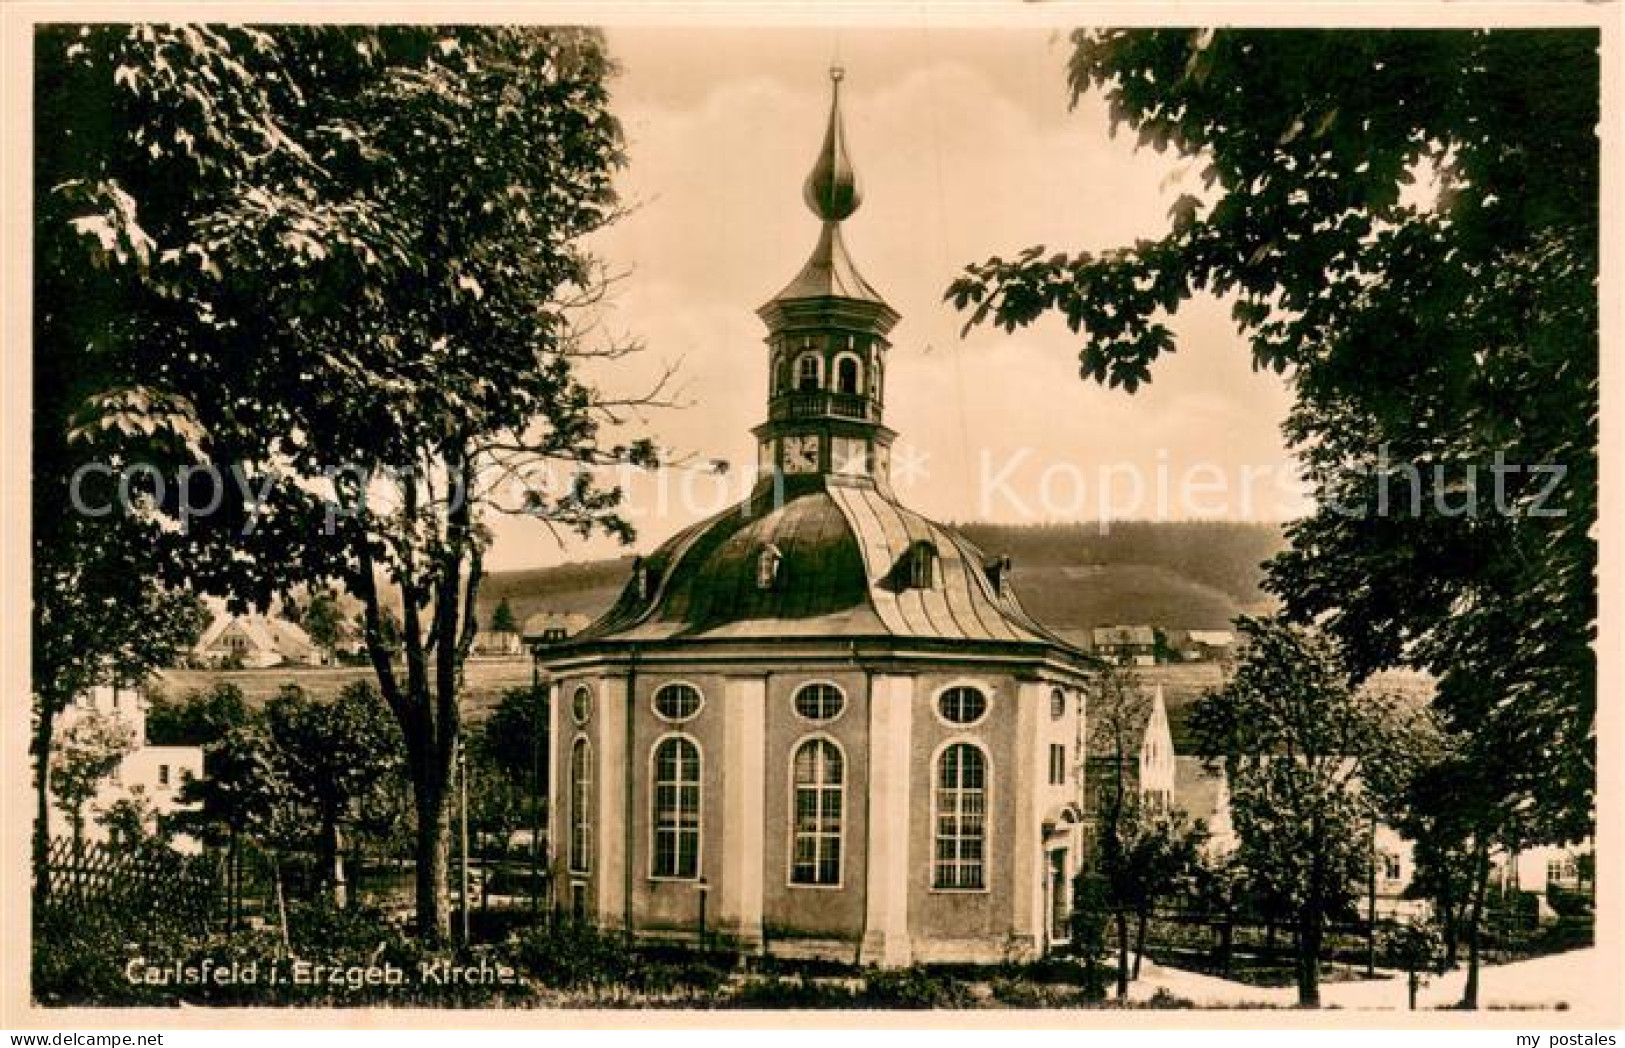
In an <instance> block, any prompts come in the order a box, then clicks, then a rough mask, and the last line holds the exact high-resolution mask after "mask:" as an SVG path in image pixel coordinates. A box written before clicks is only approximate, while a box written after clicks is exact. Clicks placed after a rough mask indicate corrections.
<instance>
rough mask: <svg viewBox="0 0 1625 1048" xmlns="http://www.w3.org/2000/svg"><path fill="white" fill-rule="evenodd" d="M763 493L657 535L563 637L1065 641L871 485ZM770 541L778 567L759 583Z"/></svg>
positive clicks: (974, 556) (824, 484)
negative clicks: (609, 600) (630, 570)
mask: <svg viewBox="0 0 1625 1048" xmlns="http://www.w3.org/2000/svg"><path fill="white" fill-rule="evenodd" d="M771 491H772V485H771V484H769V485H764V486H763V487H761V488H758V492H757V497H753V498H752V499H749V500H747V501H745V502H743V503H741V504H740V505H738V506H735V507H733V508H731V509H729V510H727V511H725V512H723V513H721V514H719V515H717V516H715V517H712V518H711V519H710V520H707V521H704V522H702V523H700V524H697V525H695V526H693V527H690V528H688V529H687V530H685V531H683V532H680V533H679V534H677V535H676V536H674V537H673V538H672V539H670V540H669V541H667V542H666V543H665V544H664V545H663V546H661V547H660V549H659V550H657V551H656V552H655V553H654V554H652V555H651V556H649V557H647V558H645V559H644V560H643V561H641V562H640V564H639V569H640V570H641V571H642V572H643V575H642V578H639V577H638V576H639V572H638V571H634V577H633V580H632V582H631V583H630V584H629V585H628V586H627V588H626V589H625V590H624V591H623V592H622V594H621V596H620V598H619V599H618V600H617V601H616V603H615V605H614V606H613V607H612V608H611V609H610V610H609V611H608V612H607V613H606V614H605V615H604V616H603V617H602V618H600V619H599V620H598V621H597V622H595V623H593V624H592V625H591V626H589V627H588V628H587V629H585V630H583V631H582V632H581V633H580V634H579V635H578V636H577V637H575V638H574V642H576V643H591V642H594V641H623V642H649V641H664V640H684V639H702V638H703V639H743V638H837V639H850V638H857V637H876V638H879V637H896V638H912V639H919V640H955V641H992V642H1016V643H1030V644H1043V645H1054V646H1060V647H1063V648H1071V645H1069V644H1067V643H1066V642H1065V641H1063V640H1061V639H1060V638H1059V637H1057V636H1056V635H1055V634H1053V633H1051V632H1050V631H1048V630H1047V629H1045V628H1044V627H1043V626H1041V625H1039V624H1038V623H1037V622H1035V621H1034V620H1033V619H1032V618H1031V617H1030V616H1029V615H1028V614H1027V612H1026V611H1025V610H1024V609H1023V608H1022V607H1021V603H1020V601H1019V600H1017V598H1016V596H1015V594H1014V592H1012V591H1011V590H1010V588H1009V586H1008V584H1005V585H1001V586H996V584H995V582H994V576H995V575H996V574H997V570H998V569H997V565H996V564H994V565H992V566H990V565H989V563H988V562H987V560H986V558H984V557H983V556H982V554H981V552H980V551H979V550H977V549H976V547H975V546H973V545H972V544H971V543H970V542H969V541H968V540H966V539H965V538H964V537H962V536H960V535H958V534H957V533H955V532H954V531H952V530H950V529H948V528H945V527H943V526H942V525H940V524H936V523H934V522H933V521H930V520H928V519H926V518H925V517H923V516H921V515H920V514H918V513H915V512H914V511H913V510H910V509H908V508H907V507H905V506H903V505H901V504H899V503H898V502H896V501H895V500H894V499H892V498H890V497H888V496H887V495H885V494H883V493H882V492H881V491H879V490H878V489H877V488H876V487H875V486H874V485H872V484H868V483H863V482H839V481H833V480H825V479H824V478H805V482H804V483H803V484H802V485H801V490H799V491H797V492H792V493H789V494H788V497H787V498H786V499H785V500H784V501H783V502H782V504H780V505H777V506H775V505H774V504H773V500H772V499H771V497H770V495H771ZM921 544H926V545H928V546H929V548H930V549H931V550H932V551H933V552H934V557H933V560H934V566H933V567H934V570H932V571H931V572H930V576H929V579H928V580H927V584H926V585H916V583H917V582H919V581H921V580H919V579H918V578H911V577H910V571H909V567H910V559H911V558H912V557H914V556H916V555H918V553H917V550H918V549H919V548H920V545H921ZM769 549H771V550H773V551H774V554H776V558H777V565H776V571H775V573H774V575H773V577H772V579H771V581H770V582H767V583H766V584H764V580H763V579H761V578H760V577H759V569H760V567H761V564H760V558H761V557H762V555H763V553H764V551H767V550H769Z"/></svg>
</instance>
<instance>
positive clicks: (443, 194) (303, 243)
mask: <svg viewBox="0 0 1625 1048" xmlns="http://www.w3.org/2000/svg"><path fill="white" fill-rule="evenodd" d="M87 35H88V37H89V38H90V39H91V40H92V41H93V45H94V46H91V47H89V48H88V50H87V48H86V46H85V45H83V44H82V43H81V42H80V41H81V38H82V37H84V36H87ZM155 36H157V37H159V38H161V39H160V43H158V44H156V45H155V44H153V43H151V40H152V39H153V38H154V37H155ZM193 36H199V38H200V39H199V41H197V42H194V41H193V40H192V39H191V38H192V37H193ZM162 38H164V34H163V33H161V32H159V31H157V30H152V29H148V28H146V27H137V28H135V29H132V30H128V31H125V30H120V29H106V30H87V31H86V32H85V33H84V34H80V36H73V35H71V34H64V35H63V36H62V38H61V39H59V40H56V41H55V42H56V45H57V48H58V49H57V50H56V51H55V52H54V53H51V54H49V55H47V56H46V57H47V58H48V59H49V61H48V63H47V64H51V65H54V66H60V67H66V68H69V69H72V70H74V71H75V73H76V74H77V75H78V76H80V77H81V78H82V79H89V80H92V81H95V82H97V83H100V84H101V85H102V91H103V93H107V92H110V91H111V92H117V91H118V90H121V89H123V88H122V85H124V84H125V83H126V82H129V84H130V86H129V87H128V90H129V91H130V92H131V93H132V94H134V95H135V96H136V98H137V100H138V101H140V102H141V103H142V104H141V105H140V106H138V107H136V108H137V110H138V111H137V112H136V114H135V117H134V119H133V123H134V125H135V126H134V127H132V128H128V129H125V133H124V134H123V135H122V136H120V137H118V138H117V139H115V140H114V141H112V142H110V143H108V142H106V141H105V139H104V138H100V137H98V136H96V135H94V134H90V135H87V136H86V137H85V138H83V139H74V140H73V143H72V148H66V147H64V148H61V149H59V150H57V151H56V153H55V154H53V155H56V156H57V157H58V158H59V159H61V160H62V161H63V162H64V165H65V166H66V167H68V168H69V169H70V170H69V171H67V172H64V173H62V174H61V176H60V177H53V178H52V179H51V180H50V181H42V182H41V183H40V184H45V185H54V184H59V183H63V182H67V181H69V180H70V179H71V178H72V177H73V176H74V174H76V173H77V172H79V171H81V170H82V169H84V168H87V167H88V168H91V169H95V170H100V169H103V168H109V167H111V168H114V169H117V170H121V171H122V170H125V169H133V170H134V177H133V178H132V179H131V183H132V184H131V185H123V184H120V185H119V186H118V187H117V188H118V189H119V191H120V192H121V193H123V194H125V196H124V197H117V196H115V197H113V198H112V203H106V202H105V201H103V200H102V199H101V198H97V199H96V201H93V202H91V203H86V202H85V201H83V200H72V201H68V200H65V201H64V202H63V207H64V209H65V210H66V212H67V213H66V214H65V215H63V216H61V220H62V221H64V222H65V223H66V224H67V225H68V226H69V227H70V228H80V227H85V228H90V229H91V230H92V232H94V233H95V234H96V236H95V240H94V242H90V243H88V247H89V249H90V251H91V253H92V261H94V262H95V263H97V264H98V265H100V266H102V267H104V268H106V269H109V270H112V271H114V272H115V274H116V277H117V284H118V287H119V289H120V291H121V292H122V295H121V297H120V299H119V302H118V307H119V308H118V312H119V315H120V316H121V317H123V318H125V319H126V321H127V326H128V327H130V328H131V329H132V330H133V332H135V337H130V338H127V339H121V340H120V341H119V342H118V343H117V345H116V352H113V353H110V354H109V357H110V364H111V365H112V366H111V367H110V368H109V372H110V373H109V374H107V375H106V376H105V377H104V379H103V384H102V388H101V389H100V390H97V391H93V393H92V395H90V396H88V397H87V398H86V399H87V402H88V404H89V408H90V410H89V411H88V412H87V415H88V417H87V418H86V421H85V424H84V425H83V426H81V427H80V428H79V432H80V433H81V434H82V435H83V439H85V440H87V441H89V442H90V443H91V444H92V445H94V446H95V447H97V448H98V450H99V451H100V452H101V453H102V454H104V455H109V456H112V455H129V454H131V453H132V452H131V441H132V440H133V441H134V442H135V444H136V445H137V446H138V447H137V450H138V451H139V452H140V453H142V454H145V453H147V452H148V451H149V450H150V449H151V447H152V445H153V444H155V443H159V444H165V446H167V447H168V449H169V450H170V452H171V458H170V459H169V460H166V461H167V463H168V464H169V465H171V466H173V467H174V471H175V478H176V482H175V483H171V484H169V485H168V486H167V488H166V489H165V490H164V491H162V492H160V491H158V490H157V487H158V485H157V484H156V483H149V484H146V485H145V486H144V487H143V486H141V485H137V490H138V491H144V492H146V493H147V494H148V496H149V497H148V503H149V505H150V507H151V509H150V511H151V512H155V513H158V514H161V515H163V516H164V517H165V518H167V521H168V522H169V523H170V524H172V525H176V526H171V527H167V528H162V529H157V536H158V537H157V541H158V542H159V543H160V544H161V548H163V549H164V551H165V552H166V556H165V557H164V559H163V560H162V562H161V565H160V566H161V567H162V568H164V569H165V572H166V574H167V575H168V576H170V577H174V578H178V579H186V580H191V581H194V582H195V583H197V584H198V585H200V586H204V587H206V588H208V589H209V590H211V591H214V592H220V593H223V594H227V595H229V597H230V598H231V601H232V602H234V604H236V605H240V606H242V607H247V606H256V607H260V608H264V607H267V606H269V604H270V603H271V601H272V600H273V599H274V598H276V597H277V596H285V595H286V594H287V593H289V592H291V591H292V590H293V589H295V588H296V587H299V586H311V585H319V584H323V583H325V582H329V581H331V582H336V583H337V584H339V585H341V586H342V587H343V588H344V589H345V590H346V591H347V592H348V593H349V594H350V595H351V596H353V597H354V598H356V599H357V600H359V602H360V603H361V605H362V621H363V624H364V630H363V638H364V640H365V642H366V647H367V651H368V656H369V660H370V662H371V664H372V666H373V669H374V672H375V675H376V677H377V681H378V690H379V693H380V694H381V696H382V698H383V701H384V702H385V703H386V704H387V706H388V707H389V709H390V710H391V712H392V713H393V715H394V717H395V720H396V722H397V724H398V726H399V728H400V730H401V733H402V736H403V738H404V741H405V745H406V749H407V760H408V769H409V774H410V778H411V781H412V787H413V795H414V803H415V806H416V809H417V815H418V818H417V833H418V840H417V845H416V858H417V863H416V869H417V875H418V885H417V904H418V920H419V930H420V933H421V934H422V935H423V936H424V938H425V939H427V940H430V941H443V940H444V939H445V938H446V937H447V936H448V934H449V911H448V893H447V873H448V862H449V842H450V821H449V813H450V809H449V804H448V800H449V796H448V791H449V786H450V782H451V775H452V769H453V767H454V764H455V760H456V754H457V751H458V748H459V744H460V737H461V711H460V698H461V686H462V666H463V662H464V660H465V659H466V656H467V654H468V651H469V648H470V646H471V645H472V642H473V637H474V634H475V630H476V628H477V623H476V621H475V618H474V615H473V609H474V608H475V606H476V602H477V600H478V594H479V586H480V580H481V577H482V573H483V569H482V556H483V552H484V548H485V545H486V544H487V543H488V541H489V533H488V532H487V530H486V528H485V525H484V522H483V521H484V517H485V515H486V514H487V513H491V512H499V511H508V512H519V513H526V514H529V515H532V516H534V517H535V518H536V519H538V520H539V521H542V522H543V523H544V524H545V525H546V526H548V527H550V528H556V529H573V530H576V531H580V532H587V531H591V530H593V529H598V528H602V529H607V530H609V531H611V532H612V533H614V534H617V535H619V536H621V537H623V538H630V535H631V531H630V528H629V526H627V525H626V524H625V522H624V521H622V520H620V519H619V518H618V517H617V516H615V515H614V513H613V507H614V505H615V503H616V502H617V500H618V497H619V492H618V491H615V490H613V489H611V490H607V491H606V490H603V489H601V488H600V487H599V486H598V485H597V484H596V483H595V482H594V479H593V477H592V475H591V474H590V472H588V471H586V470H583V469H576V467H579V466H582V465H583V464H598V463H623V462H630V463H633V464H649V463H651V462H652V461H653V456H652V448H651V446H650V445H649V444H648V442H646V441H636V442H633V443H631V444H628V445H625V446H619V447H607V448H606V447H603V446H602V444H601V442H600V439H599V428H600V424H601V423H602V422H603V421H605V420H606V419H608V420H611V421H617V420H618V419H619V416H618V415H617V409H618V408H619V407H620V406H623V405H625V404H628V403H642V402H646V401H647V400H648V399H649V398H648V397H647V396H639V397H634V398H626V399H617V398H614V397H611V396H607V395H604V394H602V393H600V392H598V391H597V390H595V389H593V388H591V387H589V386H587V385H585V384H584V383H583V382H582V381H581V379H580V378H579V377H578V374H577V366H578V364H579V363H580V361H581V360H582V359H583V357H585V356H589V355H598V356H611V357H613V356H618V355H620V354H622V353H624V352H626V351H627V347H619V346H611V347H608V348H605V349H594V348H590V347H587V346H586V344H585V343H584V342H583V341H582V339H581V335H580V332H579V331H578V330H577V329H576V326H575V324H574V323H573V321H572V319H571V317H572V316H573V315H574V311H575V310H576V309H578V308H579V307H581V306H583V305H587V304H591V303H592V302H594V301H596V300H597V298H598V297H600V296H601V295H602V293H603V287H604V283H603V274H602V272H601V269H600V267H598V266H597V264H596V263H595V262H594V260H593V259H592V256H591V255H590V254H589V253H588V252H586V251H585V250H584V249H583V248H582V247H581V245H580V241H581V238H582V237H584V236H586V235H587V234H589V233H591V232H593V231H594V230H596V229H599V228H601V227H602V226H603V225H605V224H606V223H608V222H610V221H612V220H613V219H614V218H615V217H616V215H617V211H616V208H615V202H614V194H613V189H612V183H611V178H612V174H613V170H614V168H615V167H616V166H617V165H618V164H619V163H620V162H621V152H620V148H621V143H620V133H619V128H618V126H617V124H616V122H615V120H614V119H613V117H612V116H611V114H610V112H609V109H608V95H607V91H606V87H605V80H606V76H607V74H608V71H609V68H610V65H609V61H608V58H607V56H606V54H605V51H604V47H603V41H602V39H601V37H600V36H599V35H598V34H596V33H593V32H588V31H582V30H574V29H542V28H486V27H460V28H455V29H448V30H440V29H436V28H433V27H381V28H363V27H355V28H342V29H336V28H328V27H322V28H312V29H292V28H289V29H283V30H279V31H278V32H277V33H276V35H275V36H271V35H270V34H266V33H253V34H247V36H246V39H243V40H240V41H238V44H239V46H237V47H236V48H235V49H232V48H224V47H218V46H216V45H213V44H211V39H210V38H209V37H208V36H207V35H206V34H202V35H200V34H197V33H196V32H195V31H194V30H193V29H192V28H191V27H180V28H179V29H177V30H176V37H175V39H162ZM170 46H182V47H194V46H198V47H205V48H209V47H214V48H215V52H218V51H222V50H223V51H227V52H229V53H230V54H232V55H239V54H240V55H243V56H244V57H243V58H242V59H241V60H240V61H239V64H240V65H241V64H244V63H246V65H245V66H244V68H245V69H247V74H246V76H245V77H244V76H239V70H236V69H233V70H232V71H231V78H230V79H229V81H228V82H229V84H230V85H231V86H232V87H233V88H235V87H236V86H238V85H239V83H241V82H243V81H246V84H247V88H246V89H245V90H246V95H245V97H246V104H245V102H244V99H241V98H237V97H235V96H234V97H233V98H231V99H230V100H229V101H230V104H229V105H226V106H222V107H221V110H222V112H226V113H229V120H227V124H228V127H227V130H228V131H230V130H232V129H235V128H236V124H235V122H234V121H236V120H237V119H238V118H239V116H241V119H242V120H244V121H246V122H247V125H248V127H249V129H250V130H251V131H253V133H254V134H253V138H254V141H255V142H256V145H255V146H254V147H253V148H242V149H241V150H240V151H239V152H233V153H231V154H230V155H231V156H235V157H237V158H238V159H239V160H240V162H239V163H236V164H235V165H233V164H230V163H226V162H223V161H221V160H220V159H219V158H218V157H215V156H214V152H213V149H214V146H215V145H216V143H215V142H214V141H212V140H211V141H208V142H204V143H200V144H199V146H198V148H200V149H201V148H202V147H203V146H207V147H208V149H207V150H205V156H206V157H207V158H208V161H209V164H210V166H209V167H207V168H206V169H205V171H204V172H203V173H204V174H205V175H208V176H210V177H205V178H195V179H176V180H175V181H174V182H173V184H172V185H165V184H159V183H158V182H157V181H156V179H155V177H154V176H155V171H154V168H155V166H161V165H153V164H149V163H147V162H146V160H145V159H144V155H145V154H146V153H147V152H148V151H149V147H148V146H146V145H143V144H142V143H144V142H146V141H148V140H150V139H155V138H159V139H162V144H161V145H160V146H158V147H156V148H157V150H158V152H159V154H160V156H161V157H162V158H163V159H165V160H170V159H176V160H177V162H183V161H185V160H186V159H188V158H189V157H190V154H189V153H188V152H187V151H186V150H182V149H178V148H177V150H176V151H175V153H176V156H173V157H172V156H171V151H170V141H171V139H172V138H173V134H172V130H171V128H170V126H169V124H168V123H166V122H165V121H166V120H167V119H168V118H169V114H167V111H165V110H164V108H163V106H162V104H161V103H162V102H164V101H165V98H166V96H165V95H164V94H163V90H164V89H167V85H169V83H170V81H171V80H172V79H175V78H179V79H180V80H181V81H182V86H181V88H179V90H180V91H181V92H182V94H184V91H185V87H186V86H187V85H186V83H185V81H186V79H187V71H186V70H181V71H178V72H177V71H176V70H174V69H173V68H172V61H171V59H170V58H169V57H168V51H167V50H166V48H167V47H170ZM166 70H167V71H166ZM149 84H156V85H158V87H157V88H153V89H149V86H148V85H149ZM149 90H152V91H154V92H155V97H154V98H149V97H147V95H148V92H149ZM68 97H69V98H70V99H71V106H66V105H65V106H64V108H72V107H84V106H85V105H86V103H85V100H84V98H83V97H80V96H79V95H76V94H75V95H69V96H68ZM121 113H122V110H121ZM73 115H74V114H72V113H69V114H67V116H68V117H72V116H73ZM154 124H156V126H154ZM40 126H42V127H43V126H51V125H49V124H48V123H45V122H42V123H41V125H40ZM204 130H205V131H208V132H209V133H211V134H213V133H214V132H215V131H216V130H218V129H215V128H212V127H209V128H205V129H204ZM188 133H189V134H190V133H192V132H188ZM86 141H88V142H90V143H93V144H101V145H104V146H105V149H104V150H102V151H98V150H96V149H88V150H87V149H86V148H85V145H84V143H85V142H86ZM108 154H111V155H108ZM182 154H184V155H182ZM81 180H83V179H81ZM136 183H138V185H137V184H136ZM174 186H185V187H186V190H187V199H186V200H184V201H181V202H177V201H176V199H175V197H176V194H175V192H174V191H173V187H174ZM166 189H169V190H170V192H168V193H167V194H166V192H165V190H166ZM149 195H150V196H152V197H154V198H155V199H156V200H157V201H158V203H159V204H160V205H161V206H159V207H158V208H157V209H156V213H157V214H158V215H159V216H160V219H161V222H160V224H157V225H149V223H148V221H147V215H148V202H147V199H146V198H147V196H149ZM125 197H128V198H131V199H133V200H134V201H136V202H137V203H138V205H139V206H129V207H120V206H115V205H118V204H119V202H120V201H122V200H124V199H125ZM163 205H173V206H172V207H169V208H168V209H166V207H165V206H163ZM75 223H78V224H79V225H78V226H75ZM85 239H86V238H85V237H83V236H81V237H80V240H81V241H83V240H85ZM102 244H105V245H110V246H108V247H100V246H99V245H102ZM128 245H136V246H135V247H130V246H128ZM75 246H76V247H77V248H78V251H77V252H76V253H75V260H76V261H82V260H83V259H84V256H85V254H86V251H85V248H86V246H87V245H86V244H85V243H78V244H76V245H75ZM97 252H99V253H97ZM81 268H86V267H81ZM194 270H196V271H201V272H203V273H205V274H207V277H208V279H207V280H196V279H194V278H193V271H194ZM90 271H94V270H93V269H92V270H90ZM96 290H97V291H98V292H99V293H101V294H102V296H103V297H104V298H105V297H107V292H106V290H105V289H102V288H100V287H98V288H97V289H96ZM132 435H133V436H132ZM158 438H161V439H158ZM560 463H562V464H565V465H568V466H570V467H571V468H572V469H573V470H574V472H572V473H571V474H570V475H568V476H565V477H562V478H561V477H559V476H556V475H551V474H550V473H549V472H548V470H547V469H545V468H544V467H547V466H549V465H553V464H560ZM182 466H184V467H186V468H188V469H189V470H193V471H196V470H199V469H202V470H204V471H205V476H206V477H207V478H209V480H210V483H206V484H203V485H201V491H202V494H201V496H200V492H199V491H192V492H190V494H191V495H193V496H200V497H202V498H203V499H204V501H205V502H206V503H207V504H208V507H209V508H208V512H206V513H199V512H197V510H196V506H195V504H194V505H190V506H189V505H188V504H187V501H186V500H184V499H182V498H181V497H180V494H181V491H182V490H183V489H182V487H181V485H180V484H179V483H178V480H179V477H180V473H179V469H180V467H182ZM188 475H189V476H192V477H193V478H194V479H195V478H196V473H195V472H193V473H191V474H188ZM160 476H162V474H160ZM215 496H218V498H216V497H215ZM510 496H511V497H510ZM195 501H196V499H195V498H194V499H193V502H194V503H195ZM392 608H394V609H398V613H399V640H398V644H392V643H391V638H390V637H389V635H388V634H389V621H388V620H389V616H390V614H391V609H392ZM397 656H399V658H398V659H397Z"/></svg>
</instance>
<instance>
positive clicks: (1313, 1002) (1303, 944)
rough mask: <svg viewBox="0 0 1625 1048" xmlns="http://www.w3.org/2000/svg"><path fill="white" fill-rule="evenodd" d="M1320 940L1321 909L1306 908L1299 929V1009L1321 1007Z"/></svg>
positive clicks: (1311, 906) (1312, 906)
mask: <svg viewBox="0 0 1625 1048" xmlns="http://www.w3.org/2000/svg"><path fill="white" fill-rule="evenodd" d="M1320 939H1321V918H1320V913H1319V908H1318V907H1317V906H1314V905H1310V906H1309V907H1307V908H1306V912H1305V914H1304V920H1303V924H1302V926H1301V927H1300V928H1299V929H1298V1007H1299V1008H1319V1007H1320Z"/></svg>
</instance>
